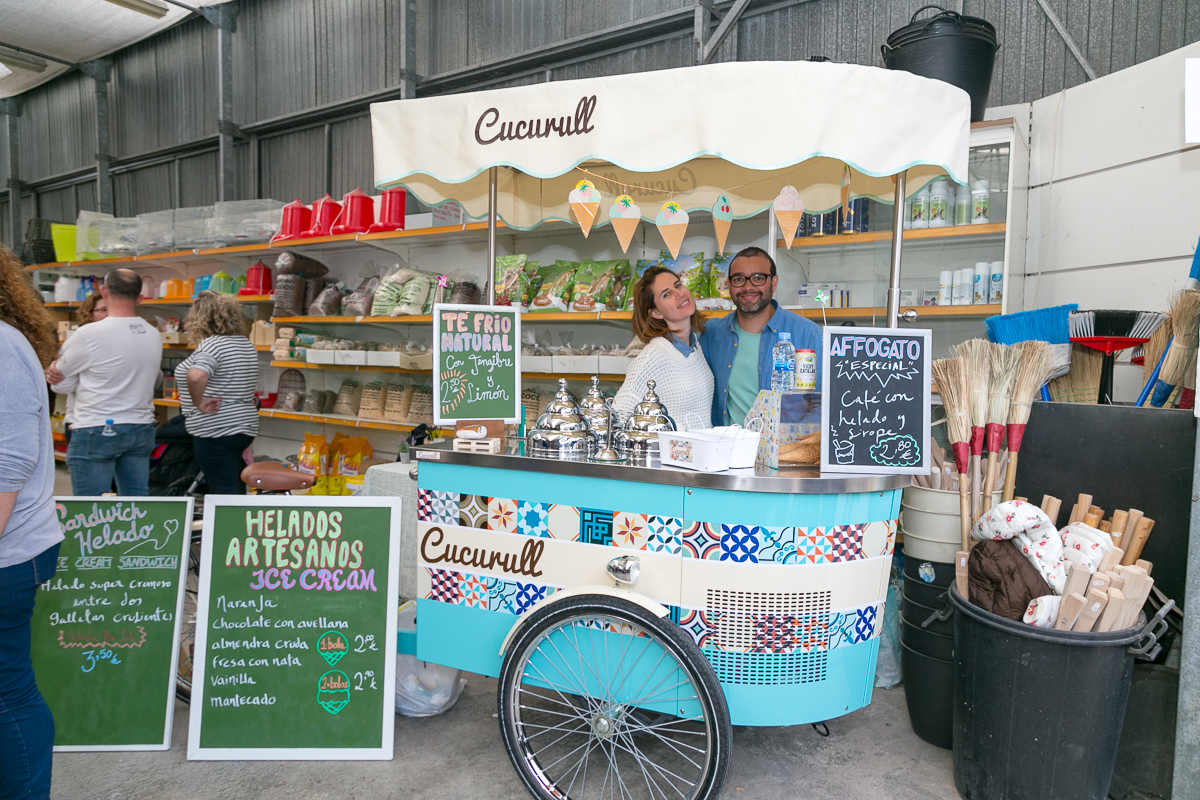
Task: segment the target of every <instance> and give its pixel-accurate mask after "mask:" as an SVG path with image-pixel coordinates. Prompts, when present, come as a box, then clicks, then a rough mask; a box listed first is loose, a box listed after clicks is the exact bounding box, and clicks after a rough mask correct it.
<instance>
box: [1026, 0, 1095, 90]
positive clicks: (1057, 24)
mask: <svg viewBox="0 0 1200 800" xmlns="http://www.w3.org/2000/svg"><path fill="white" fill-rule="evenodd" d="M1037 2H1038V5H1039V6H1041V7H1042V12H1043V13H1045V15H1046V19H1048V20H1050V24H1051V25H1053V26H1054V30H1056V31H1058V35H1059V36H1060V37H1062V40H1063V42H1064V43H1065V44H1066V45H1067V49H1068V50H1070V51H1071V55H1072V56H1074V57H1075V60H1076V61H1078V62H1079V66H1081V67H1083V71H1084V72H1085V73H1086V74H1087V77H1088V80H1089V81H1094V80H1096V77H1097V76H1096V70H1094V69H1092V65H1091V64H1089V63H1088V60H1087V58H1086V57H1085V56H1084V55H1083V51H1082V50H1080V49H1079V45H1077V44H1075V39H1074V37H1072V36H1071V34H1070V33H1069V32H1068V31H1067V28H1066V26H1065V25H1063V24H1062V20H1060V19H1059V18H1058V15H1057V14H1055V13H1054V9H1052V8H1050V4H1049V3H1047V2H1046V0H1037Z"/></svg>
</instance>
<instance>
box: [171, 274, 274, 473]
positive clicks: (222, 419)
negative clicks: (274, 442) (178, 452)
mask: <svg viewBox="0 0 1200 800" xmlns="http://www.w3.org/2000/svg"><path fill="white" fill-rule="evenodd" d="M184 328H185V329H186V330H187V332H188V334H189V335H190V337H191V340H192V343H193V344H195V345H196V351H195V352H194V353H192V355H190V356H188V357H187V358H186V359H184V360H183V362H181V363H180V364H179V366H177V367H176V368H175V383H176V384H177V385H178V387H179V403H180V410H181V411H182V412H183V416H184V417H185V418H186V425H187V430H188V433H190V434H191V435H192V437H193V439H192V446H193V448H194V450H195V453H196V463H197V464H199V466H200V469H201V470H203V472H204V478H205V481H206V482H207V483H208V488H209V491H210V492H212V493H213V494H245V492H246V485H245V484H244V483H242V479H241V475H242V469H243V468H244V467H245V461H244V460H243V458H242V454H243V453H244V452H245V450H246V448H248V447H249V446H250V444H251V443H252V442H253V441H254V437H255V436H257V435H258V407H257V405H256V404H255V401H254V389H255V387H256V386H257V385H258V350H257V349H256V348H255V347H254V345H252V344H251V343H250V340H249V339H247V338H246V327H245V321H244V319H243V318H242V308H241V306H240V305H239V304H238V301H237V300H236V299H235V298H234V297H232V296H231V295H225V294H218V293H217V292H211V291H203V292H201V293H200V294H198V295H196V300H195V302H193V303H192V309H191V311H189V312H188V315H187V319H186V320H184Z"/></svg>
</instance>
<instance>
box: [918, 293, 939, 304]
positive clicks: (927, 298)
mask: <svg viewBox="0 0 1200 800" xmlns="http://www.w3.org/2000/svg"><path fill="white" fill-rule="evenodd" d="M937 301H938V290H937V289H926V290H925V291H923V292H922V293H921V305H923V306H936V305H937V304H938V302H937Z"/></svg>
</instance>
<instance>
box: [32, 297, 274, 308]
mask: <svg viewBox="0 0 1200 800" xmlns="http://www.w3.org/2000/svg"><path fill="white" fill-rule="evenodd" d="M234 297H236V298H237V301H238V302H239V303H270V302H271V300H272V298H273V295H269V294H239V295H234ZM192 300H193V298H191V297H154V298H149V299H146V300H140V301H139V302H138V305H139V306H190V305H191V304H192ZM81 305H83V303H81V302H80V301H78V300H72V301H71V302H69V303H46V308H79V307H80V306H81Z"/></svg>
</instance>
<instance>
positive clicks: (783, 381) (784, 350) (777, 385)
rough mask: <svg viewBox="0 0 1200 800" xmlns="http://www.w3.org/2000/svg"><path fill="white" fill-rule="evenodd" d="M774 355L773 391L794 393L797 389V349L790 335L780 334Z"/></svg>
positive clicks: (785, 332)
mask: <svg viewBox="0 0 1200 800" xmlns="http://www.w3.org/2000/svg"><path fill="white" fill-rule="evenodd" d="M772 355H773V356H774V362H775V365H774V368H773V369H772V370H771V389H773V390H774V391H777V392H790V391H792V390H793V389H795V388H796V347H795V345H793V344H792V335H791V334H790V333H788V332H787V331H782V332H780V334H779V341H778V342H777V343H776V345H775V350H774V352H773V353H772Z"/></svg>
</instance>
